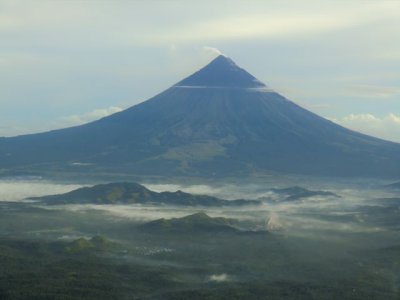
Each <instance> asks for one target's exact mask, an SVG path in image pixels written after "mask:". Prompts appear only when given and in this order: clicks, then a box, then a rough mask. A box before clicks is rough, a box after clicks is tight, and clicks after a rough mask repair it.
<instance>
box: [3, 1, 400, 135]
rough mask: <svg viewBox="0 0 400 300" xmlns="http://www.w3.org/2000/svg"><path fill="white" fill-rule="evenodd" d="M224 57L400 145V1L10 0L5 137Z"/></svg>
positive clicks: (89, 111)
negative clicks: (219, 56)
mask: <svg viewBox="0 0 400 300" xmlns="http://www.w3.org/2000/svg"><path fill="white" fill-rule="evenodd" d="M219 53H224V54H225V55H227V56H229V57H230V58H232V59H233V60H234V61H235V62H236V63H237V64H238V65H239V66H241V67H242V68H244V69H246V70H247V71H248V72H250V73H251V74H253V75H254V76H255V77H257V78H258V79H259V80H261V81H262V82H264V83H266V84H267V85H268V86H269V87H270V88H272V89H274V90H276V91H277V92H279V93H281V94H283V95H284V96H286V97H287V98H289V99H291V100H292V101H294V102H296V103H297V104H300V105H301V106H303V107H305V108H307V109H309V110H311V111H313V112H315V113H317V114H319V115H321V116H323V117H325V118H328V119H330V120H333V121H334V122H337V123H339V124H341V125H343V126H345V127H348V128H351V129H355V130H357V131H361V132H363V133H367V134H371V135H374V136H377V137H381V138H384V139H389V140H392V141H397V142H400V0H392V1H385V0H379V1H378V0H376V1H368V0H364V1H351V0H348V1H345V0H339V1H324V0H319V1H312V0H308V1H305V0H296V1H294V0H293V1H284V0H283V1H222V0H221V1H215V0H213V1H211V0H202V1H167V0H165V1H133V0H132V1H127V0H126V1H122V0H121V1H111V0H110V1H105V0H102V1H96V0H91V1H88V0H86V1H83V0H74V1H41V0H36V1H28V0H26V1H18V0H11V1H8V0H0V136H14V135H20V134H26V133H33V132H40V131H46V130H51V129H56V128H63V127H67V126H74V125H79V124H83V123H85V122H89V121H92V120H95V119H98V118H101V117H104V116H107V115H109V114H112V113H115V112H118V111H120V110H123V109H125V108H128V107H130V106H132V105H135V104H137V103H140V102H142V101H145V100H147V99H149V98H150V97H152V96H154V95H156V94H158V93H159V92H161V91H163V90H165V89H167V88H168V87H170V86H171V85H173V84H174V83H176V82H178V81H180V80H181V79H183V78H184V77H186V76H188V75H190V74H191V73H193V72H194V71H196V70H197V69H199V68H201V67H202V66H204V65H205V64H207V63H208V62H209V61H210V60H212V59H213V58H214V57H216V56H217V55H218V54H219Z"/></svg>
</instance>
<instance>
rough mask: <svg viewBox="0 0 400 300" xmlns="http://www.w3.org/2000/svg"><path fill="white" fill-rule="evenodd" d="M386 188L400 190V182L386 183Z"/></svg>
mask: <svg viewBox="0 0 400 300" xmlns="http://www.w3.org/2000/svg"><path fill="white" fill-rule="evenodd" d="M385 188H388V189H393V190H400V182H395V183H391V184H388V185H385Z"/></svg>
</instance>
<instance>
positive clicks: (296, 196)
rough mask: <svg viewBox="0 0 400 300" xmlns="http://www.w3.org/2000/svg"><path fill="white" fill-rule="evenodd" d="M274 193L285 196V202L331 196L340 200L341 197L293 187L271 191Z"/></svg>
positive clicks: (326, 192)
mask: <svg viewBox="0 0 400 300" xmlns="http://www.w3.org/2000/svg"><path fill="white" fill-rule="evenodd" d="M271 191H272V192H274V193H276V194H279V195H282V196H285V197H286V198H285V199H284V200H285V201H295V200H300V199H304V198H310V197H315V196H329V197H335V198H340V196H339V195H337V194H335V193H332V192H328V191H312V190H308V189H305V188H302V187H299V186H293V187H288V188H283V189H276V188H274V189H271Z"/></svg>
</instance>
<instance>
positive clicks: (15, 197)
mask: <svg viewBox="0 0 400 300" xmlns="http://www.w3.org/2000/svg"><path fill="white" fill-rule="evenodd" d="M80 187H82V185H78V184H58V183H52V182H47V181H44V180H16V179H13V180H0V201H21V200H23V199H25V198H27V197H39V196H44V195H52V194H60V193H66V192H69V191H72V190H75V189H77V188H80Z"/></svg>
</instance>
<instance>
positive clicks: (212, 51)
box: [203, 46, 225, 56]
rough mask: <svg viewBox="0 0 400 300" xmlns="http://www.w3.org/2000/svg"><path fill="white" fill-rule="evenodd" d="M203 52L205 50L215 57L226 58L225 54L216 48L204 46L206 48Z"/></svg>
mask: <svg viewBox="0 0 400 300" xmlns="http://www.w3.org/2000/svg"><path fill="white" fill-rule="evenodd" d="M203 50H204V51H205V52H209V53H212V54H214V55H224V56H225V54H223V53H222V52H221V51H220V50H219V49H217V48H214V47H210V46H204V47H203Z"/></svg>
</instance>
